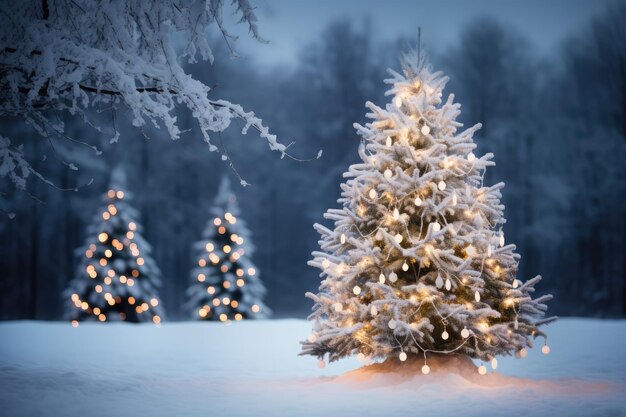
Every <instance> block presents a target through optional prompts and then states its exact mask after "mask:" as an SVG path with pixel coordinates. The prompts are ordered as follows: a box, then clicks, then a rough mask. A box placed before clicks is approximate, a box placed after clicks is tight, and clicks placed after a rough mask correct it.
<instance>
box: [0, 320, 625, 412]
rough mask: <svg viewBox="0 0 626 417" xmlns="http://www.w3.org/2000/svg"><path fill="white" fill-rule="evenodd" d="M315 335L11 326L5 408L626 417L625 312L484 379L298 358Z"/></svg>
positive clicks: (577, 328)
mask: <svg viewBox="0 0 626 417" xmlns="http://www.w3.org/2000/svg"><path fill="white" fill-rule="evenodd" d="M309 331H310V324H309V323H307V322H305V321H301V320H276V321H258V322H239V323H233V324H231V325H223V324H220V323H171V324H170V323H164V324H163V325H162V327H160V328H157V327H155V326H153V325H129V324H122V323H120V324H106V325H100V324H95V323H94V324H82V325H81V326H80V327H79V328H77V329H74V328H72V327H70V325H69V324H65V323H40V322H5V323H0V416H7V417H19V416H63V417H73V416H81V417H83V416H89V417H97V416H113V415H116V416H149V417H156V416H167V417H178V416H202V417H211V416H247V417H263V416H289V417H300V416H309V415H311V416H313V415H316V416H317V415H319V416H390V417H393V416H399V415H407V416H429V417H431V416H439V415H441V416H454V415H462V416H464V417H466V416H481V417H486V416H493V415H506V416H507V417H513V416H622V415H626V395H625V393H626V355H625V353H626V352H625V350H624V345H622V343H624V342H625V341H626V321H599V320H582V319H563V320H560V321H559V322H557V323H556V324H554V325H551V326H550V327H549V328H548V333H549V335H550V339H549V342H550V346H551V348H552V352H551V354H550V355H548V356H545V355H543V354H541V352H540V346H537V347H535V349H533V350H531V351H530V353H529V355H528V357H527V358H526V359H522V360H518V359H512V358H501V359H500V364H499V367H498V372H497V373H490V374H488V375H486V376H482V377H481V376H478V375H477V374H475V373H474V372H470V374H466V372H464V371H460V372H458V373H437V372H434V371H435V369H434V368H435V366H432V367H433V373H431V374H430V375H427V376H424V375H421V374H419V375H417V374H415V373H413V372H412V370H413V369H414V368H415V369H417V364H413V365H412V364H410V363H409V364H408V365H407V367H408V368H409V369H410V371H409V372H400V373H394V372H389V369H387V368H385V367H382V366H380V365H373V366H374V367H373V368H372V367H370V368H367V369H358V368H360V367H361V366H363V364H361V363H358V362H356V360H344V361H342V362H339V363H335V364H330V365H328V366H326V368H324V369H322V370H320V369H318V368H317V366H316V362H317V361H316V359H314V358H310V357H306V358H305V357H298V356H297V353H298V351H299V344H298V340H300V339H303V338H305V337H306V336H307V335H308V334H309ZM409 362H410V361H409ZM405 370H406V368H405Z"/></svg>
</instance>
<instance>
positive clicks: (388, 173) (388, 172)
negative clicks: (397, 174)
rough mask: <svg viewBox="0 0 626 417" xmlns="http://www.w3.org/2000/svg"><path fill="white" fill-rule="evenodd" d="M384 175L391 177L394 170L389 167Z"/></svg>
mask: <svg viewBox="0 0 626 417" xmlns="http://www.w3.org/2000/svg"><path fill="white" fill-rule="evenodd" d="M383 175H385V178H387V179H389V178H391V176H392V175H393V172H391V170H390V169H389V168H387V169H386V170H385V173H384V174H383Z"/></svg>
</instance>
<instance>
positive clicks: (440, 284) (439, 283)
mask: <svg viewBox="0 0 626 417" xmlns="http://www.w3.org/2000/svg"><path fill="white" fill-rule="evenodd" d="M435 286H436V287H437V288H441V287H443V278H441V275H439V274H437V279H436V280H435Z"/></svg>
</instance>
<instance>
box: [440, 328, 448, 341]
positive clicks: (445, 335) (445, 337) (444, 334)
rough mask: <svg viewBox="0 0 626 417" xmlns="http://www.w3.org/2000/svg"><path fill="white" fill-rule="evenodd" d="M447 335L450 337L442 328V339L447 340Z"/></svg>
mask: <svg viewBox="0 0 626 417" xmlns="http://www.w3.org/2000/svg"><path fill="white" fill-rule="evenodd" d="M448 337H450V335H449V334H448V332H447V331H445V330H444V331H443V333H441V338H442V339H443V340H448Z"/></svg>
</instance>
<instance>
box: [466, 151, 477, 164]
mask: <svg viewBox="0 0 626 417" xmlns="http://www.w3.org/2000/svg"><path fill="white" fill-rule="evenodd" d="M467 160H468V161H470V162H474V161H475V160H476V155H474V153H473V152H470V153H468V154H467Z"/></svg>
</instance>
